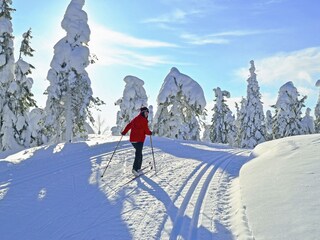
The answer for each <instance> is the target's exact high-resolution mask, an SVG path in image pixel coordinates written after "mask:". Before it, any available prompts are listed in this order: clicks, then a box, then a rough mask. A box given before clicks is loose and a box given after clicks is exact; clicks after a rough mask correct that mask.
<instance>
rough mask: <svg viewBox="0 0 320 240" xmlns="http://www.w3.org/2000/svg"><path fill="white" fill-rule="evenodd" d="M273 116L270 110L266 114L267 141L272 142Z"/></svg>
mask: <svg viewBox="0 0 320 240" xmlns="http://www.w3.org/2000/svg"><path fill="white" fill-rule="evenodd" d="M272 137H273V134H272V114H271V111H270V110H268V111H267V112H266V140H272Z"/></svg>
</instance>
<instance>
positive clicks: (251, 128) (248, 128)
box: [240, 60, 266, 148]
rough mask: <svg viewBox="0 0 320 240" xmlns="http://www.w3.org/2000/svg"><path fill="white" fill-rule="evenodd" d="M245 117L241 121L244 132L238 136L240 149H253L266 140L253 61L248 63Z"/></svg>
mask: <svg viewBox="0 0 320 240" xmlns="http://www.w3.org/2000/svg"><path fill="white" fill-rule="evenodd" d="M250 64H251V67H250V69H249V71H250V77H249V78H248V80H247V82H248V86H247V99H246V106H245V116H243V119H242V121H243V122H242V127H244V131H243V132H242V133H241V136H240V140H241V142H240V147H243V148H253V147H255V146H256V145H258V144H259V143H262V142H264V141H265V140H266V137H265V135H266V127H265V125H264V124H265V120H264V119H265V117H264V112H263V106H262V102H261V94H260V88H259V84H258V81H257V75H256V73H255V66H254V61H253V60H251V61H250Z"/></svg>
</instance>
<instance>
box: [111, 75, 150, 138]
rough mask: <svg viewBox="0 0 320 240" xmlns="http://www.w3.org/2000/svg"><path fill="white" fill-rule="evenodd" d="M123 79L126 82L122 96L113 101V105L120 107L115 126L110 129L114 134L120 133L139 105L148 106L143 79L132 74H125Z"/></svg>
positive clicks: (136, 111)
mask: <svg viewBox="0 0 320 240" xmlns="http://www.w3.org/2000/svg"><path fill="white" fill-rule="evenodd" d="M123 81H125V83H126V85H125V87H124V90H123V96H122V98H120V99H118V100H117V101H116V102H115V105H118V106H119V107H120V111H118V113H117V122H116V124H117V126H115V127H113V128H112V129H111V131H112V135H115V136H117V135H120V133H121V132H122V131H123V129H124V128H125V126H126V125H127V124H128V123H129V122H130V121H131V120H132V119H133V118H134V117H135V116H136V115H137V114H138V113H139V112H140V108H141V107H146V106H148V103H147V102H148V97H147V94H146V91H145V89H144V87H143V85H144V81H143V80H141V79H139V78H137V77H134V76H126V77H125V78H124V79H123Z"/></svg>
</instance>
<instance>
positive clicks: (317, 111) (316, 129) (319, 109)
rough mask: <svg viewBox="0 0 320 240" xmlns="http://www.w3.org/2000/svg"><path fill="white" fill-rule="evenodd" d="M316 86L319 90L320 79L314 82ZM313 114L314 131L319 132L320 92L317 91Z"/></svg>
mask: <svg viewBox="0 0 320 240" xmlns="http://www.w3.org/2000/svg"><path fill="white" fill-rule="evenodd" d="M316 87H319V90H320V79H319V80H318V81H317V82H316ZM314 115H315V118H316V119H315V122H314V125H315V131H316V133H320V92H319V97H318V102H317V105H316V107H315V109H314Z"/></svg>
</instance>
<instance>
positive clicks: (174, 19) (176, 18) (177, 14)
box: [143, 9, 201, 24]
mask: <svg viewBox="0 0 320 240" xmlns="http://www.w3.org/2000/svg"><path fill="white" fill-rule="evenodd" d="M200 13H201V11H198V10H190V11H184V10H182V9H175V10H174V11H172V12H171V13H169V14H164V15H161V16H159V17H155V18H149V19H145V20H144V21H143V23H158V24H164V23H185V22H186V20H187V18H188V17H190V16H193V15H198V14H200Z"/></svg>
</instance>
